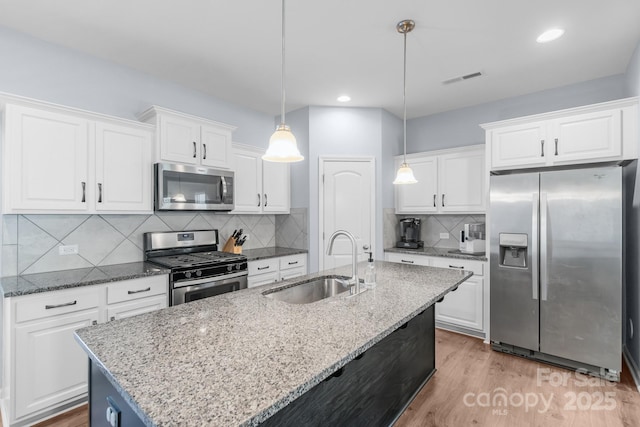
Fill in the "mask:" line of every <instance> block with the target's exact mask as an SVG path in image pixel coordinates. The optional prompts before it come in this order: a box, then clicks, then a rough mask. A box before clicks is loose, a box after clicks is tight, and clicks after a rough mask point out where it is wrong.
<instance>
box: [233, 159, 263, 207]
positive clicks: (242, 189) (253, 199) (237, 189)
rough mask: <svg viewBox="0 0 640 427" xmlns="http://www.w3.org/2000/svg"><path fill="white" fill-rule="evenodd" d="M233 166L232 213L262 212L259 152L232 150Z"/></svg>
mask: <svg viewBox="0 0 640 427" xmlns="http://www.w3.org/2000/svg"><path fill="white" fill-rule="evenodd" d="M233 162H234V167H235V176H234V181H235V184H234V189H233V198H234V203H235V209H234V210H233V211H232V212H233V213H259V212H262V159H261V158H260V154H258V153H256V152H254V151H249V150H242V149H240V148H237V149H234V150H233Z"/></svg>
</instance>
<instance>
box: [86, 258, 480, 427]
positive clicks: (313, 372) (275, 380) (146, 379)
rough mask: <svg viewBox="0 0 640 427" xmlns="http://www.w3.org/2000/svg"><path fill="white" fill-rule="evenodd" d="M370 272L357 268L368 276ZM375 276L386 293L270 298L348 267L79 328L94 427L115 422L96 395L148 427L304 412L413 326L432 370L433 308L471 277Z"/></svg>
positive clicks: (419, 270)
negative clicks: (314, 396) (329, 386)
mask: <svg viewBox="0 0 640 427" xmlns="http://www.w3.org/2000/svg"><path fill="white" fill-rule="evenodd" d="M365 266H366V264H365V263H361V264H360V265H359V270H360V272H361V274H362V276H364V274H363V273H364V268H365ZM376 269H377V283H378V286H377V287H376V288H375V289H374V290H367V291H365V292H363V293H361V294H359V295H356V296H353V297H348V295H347V294H346V293H343V294H340V295H337V296H335V297H331V298H328V299H325V300H321V301H318V302H315V303H311V304H288V303H286V302H282V301H278V300H275V299H272V298H267V297H265V296H264V295H263V292H265V291H268V290H271V289H274V288H282V287H287V286H291V285H293V284H295V283H299V282H302V281H305V280H309V279H312V278H314V277H319V276H323V275H336V274H337V275H345V276H346V275H349V274H350V270H351V267H350V266H347V267H341V268H338V269H334V270H325V271H323V272H320V273H316V274H310V275H307V276H304V277H299V278H296V279H292V280H290V281H285V282H279V283H277V284H271V285H265V286H261V287H258V288H252V289H247V290H243V291H239V292H233V293H228V294H224V295H220V296H217V297H215V298H208V299H204V300H200V301H195V302H192V303H189V304H183V305H179V306H174V307H169V308H167V309H164V310H160V311H156V312H153V313H148V314H145V315H141V316H137V317H133V318H129V319H123V320H121V321H115V322H109V323H106V324H101V325H97V326H92V327H88V328H83V329H80V330H78V331H77V332H76V337H77V340H78V342H79V343H80V345H81V346H82V347H83V348H84V349H85V351H86V352H87V353H88V355H89V358H90V365H91V381H90V382H91V384H90V388H91V393H92V396H91V407H90V412H91V417H92V425H95V426H98V425H105V426H106V425H109V424H108V423H107V422H106V417H105V408H106V405H107V399H106V398H102V397H97V398H96V399H94V397H96V396H100V393H102V392H105V388H106V389H107V390H106V392H107V393H111V394H110V396H113V397H115V398H116V400H119V401H120V402H124V404H123V403H120V404H116V405H115V406H119V409H120V410H122V411H123V415H124V413H125V412H133V414H134V415H135V416H136V417H137V420H136V421H137V422H139V425H147V426H171V425H193V426H202V425H221V426H222V425H224V426H231V425H257V424H260V423H261V422H264V421H267V422H268V420H269V418H270V417H274V418H275V417H277V415H278V413H283V412H284V411H286V410H288V409H289V408H294V409H295V405H296V401H300V399H301V398H302V399H304V397H305V396H308V395H309V394H308V393H313V392H314V390H317V389H318V387H317V386H318V385H321V383H322V384H326V383H328V382H327V381H325V380H327V379H329V378H330V377H332V376H333V377H335V379H339V377H340V376H341V374H342V372H343V371H344V372H347V371H350V369H349V366H346V365H348V364H350V362H351V363H357V362H361V361H364V360H367V359H370V358H368V355H369V353H370V352H369V351H368V350H369V349H371V350H375V349H374V348H372V347H376V346H378V347H379V346H380V345H381V344H383V342H385V339H388V340H392V341H394V340H395V341H396V343H394V342H391V345H392V346H396V347H393V348H398V349H399V348H400V347H399V346H398V345H399V344H401V343H398V342H397V338H394V336H396V335H394V336H390V335H392V334H393V333H394V332H397V331H402V330H404V329H409V328H407V325H408V324H412V323H415V322H414V321H412V319H414V318H421V319H426V322H427V324H426V326H424V325H423V324H424V321H421V322H420V324H421V325H423V326H422V329H424V328H425V327H426V328H427V329H428V330H430V332H429V331H428V330H427V331H426V332H425V331H423V332H424V333H422V332H420V331H417V332H419V333H421V334H422V335H421V336H423V338H424V339H425V340H426V341H427V344H428V345H427V347H428V348H427V347H424V346H423V347H424V348H423V350H424V349H426V350H424V351H427V352H430V353H431V354H430V355H429V354H419V355H418V354H416V357H418V358H420V359H421V360H427V361H428V362H429V363H431V365H433V362H432V360H433V351H434V346H433V307H432V306H433V304H434V303H435V302H436V301H437V300H439V299H441V298H442V297H443V296H444V295H445V294H446V293H447V292H449V291H451V290H453V289H455V288H456V287H457V286H458V285H459V284H460V283H461V282H463V281H464V280H466V279H467V278H469V277H470V276H471V273H469V272H465V271H455V270H447V269H440V268H432V267H421V266H413V265H402V264H396V263H388V262H383V261H376ZM421 314H422V316H420V315H421ZM424 314H426V316H425V315H424ZM410 321H411V322H410ZM414 329H415V328H411V330H414ZM388 340H387V341H388ZM429 342H430V344H429ZM378 347H376V348H378ZM387 347H388V345H387ZM365 352H366V353H365ZM382 353H385V354H386V353H389V351H383V352H382ZM363 355H364V356H363ZM407 356H410V354H408V352H407V353H406V354H405V359H406V357H407ZM354 359H361V360H355V361H354ZM352 361H354V362H352ZM341 368H342V370H341ZM375 368H376V369H377V370H385V369H387V366H386V365H384V364H381V365H380V366H376V367H375ZM432 373H433V366H432V367H431V368H430V369H428V371H426V372H423V373H422V376H423V378H418V379H417V380H418V386H417V389H419V388H420V387H421V385H422V384H423V383H424V382H426V381H427V380H428V378H429V376H430V375H431V374H432ZM367 379H368V378H361V381H360V383H361V384H365V383H366V382H367ZM105 383H106V384H105ZM94 386H95V387H94ZM363 387H364V385H363ZM98 389H100V390H98ZM417 389H416V390H410V393H409V395H408V396H406V397H405V398H404V400H405V402H403V404H402V406H401V408H400V409H402V408H404V405H406V404H407V403H408V402H409V401H410V400H411V398H412V397H413V393H414V392H415V391H417ZM93 394H95V396H94V395H93ZM349 404H353V405H359V404H358V403H357V402H355V403H354V402H349ZM122 406H126V407H127V408H122ZM354 408H355V409H358V406H354ZM397 415H399V414H397ZM317 422H320V420H317ZM121 425H122V424H121ZM127 425H129V424H127Z"/></svg>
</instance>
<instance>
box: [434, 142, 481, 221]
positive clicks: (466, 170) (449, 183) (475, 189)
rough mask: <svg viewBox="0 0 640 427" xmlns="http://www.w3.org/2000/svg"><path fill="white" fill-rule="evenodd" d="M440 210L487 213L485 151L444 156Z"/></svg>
mask: <svg viewBox="0 0 640 427" xmlns="http://www.w3.org/2000/svg"><path fill="white" fill-rule="evenodd" d="M438 161H439V162H440V164H439V165H438V186H439V189H440V197H439V198H438V204H439V205H440V212H484V210H485V206H484V193H485V191H484V181H485V176H484V164H485V162H484V150H478V151H473V152H465V153H454V154H445V155H442V156H440V158H439V160H438Z"/></svg>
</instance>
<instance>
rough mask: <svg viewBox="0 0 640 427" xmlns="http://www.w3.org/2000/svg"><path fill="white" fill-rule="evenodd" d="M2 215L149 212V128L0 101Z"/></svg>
mask: <svg viewBox="0 0 640 427" xmlns="http://www.w3.org/2000/svg"><path fill="white" fill-rule="evenodd" d="M3 119H4V138H3V140H2V149H3V159H2V165H3V181H2V189H3V194H4V197H3V212H4V213H84V214H86V213H95V212H101V213H106V212H114V213H151V212H153V205H152V202H153V201H152V194H153V192H152V191H153V188H152V183H151V177H152V171H151V168H152V163H151V150H152V145H151V143H152V140H153V130H152V126H149V125H146V124H142V123H136V122H132V121H129V120H121V119H116V118H111V117H108V116H103V115H98V114H95V115H94V114H92V113H88V112H83V111H80V110H75V109H71V108H69V109H67V108H64V107H60V106H52V105H51V104H46V103H37V102H35V101H34V102H22V103H16V104H11V103H5V104H4V116H3Z"/></svg>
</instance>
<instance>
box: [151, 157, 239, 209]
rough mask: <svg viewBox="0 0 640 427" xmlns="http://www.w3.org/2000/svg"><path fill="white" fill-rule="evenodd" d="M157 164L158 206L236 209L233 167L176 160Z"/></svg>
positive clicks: (168, 207)
mask: <svg viewBox="0 0 640 427" xmlns="http://www.w3.org/2000/svg"><path fill="white" fill-rule="evenodd" d="M154 168H155V208H156V210H158V211H172V210H208V211H212V210H213V211H230V210H233V208H234V204H233V179H234V173H233V171H223V170H217V169H210V168H205V167H201V166H190V165H179V164H174V163H156V164H155V165H154Z"/></svg>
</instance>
